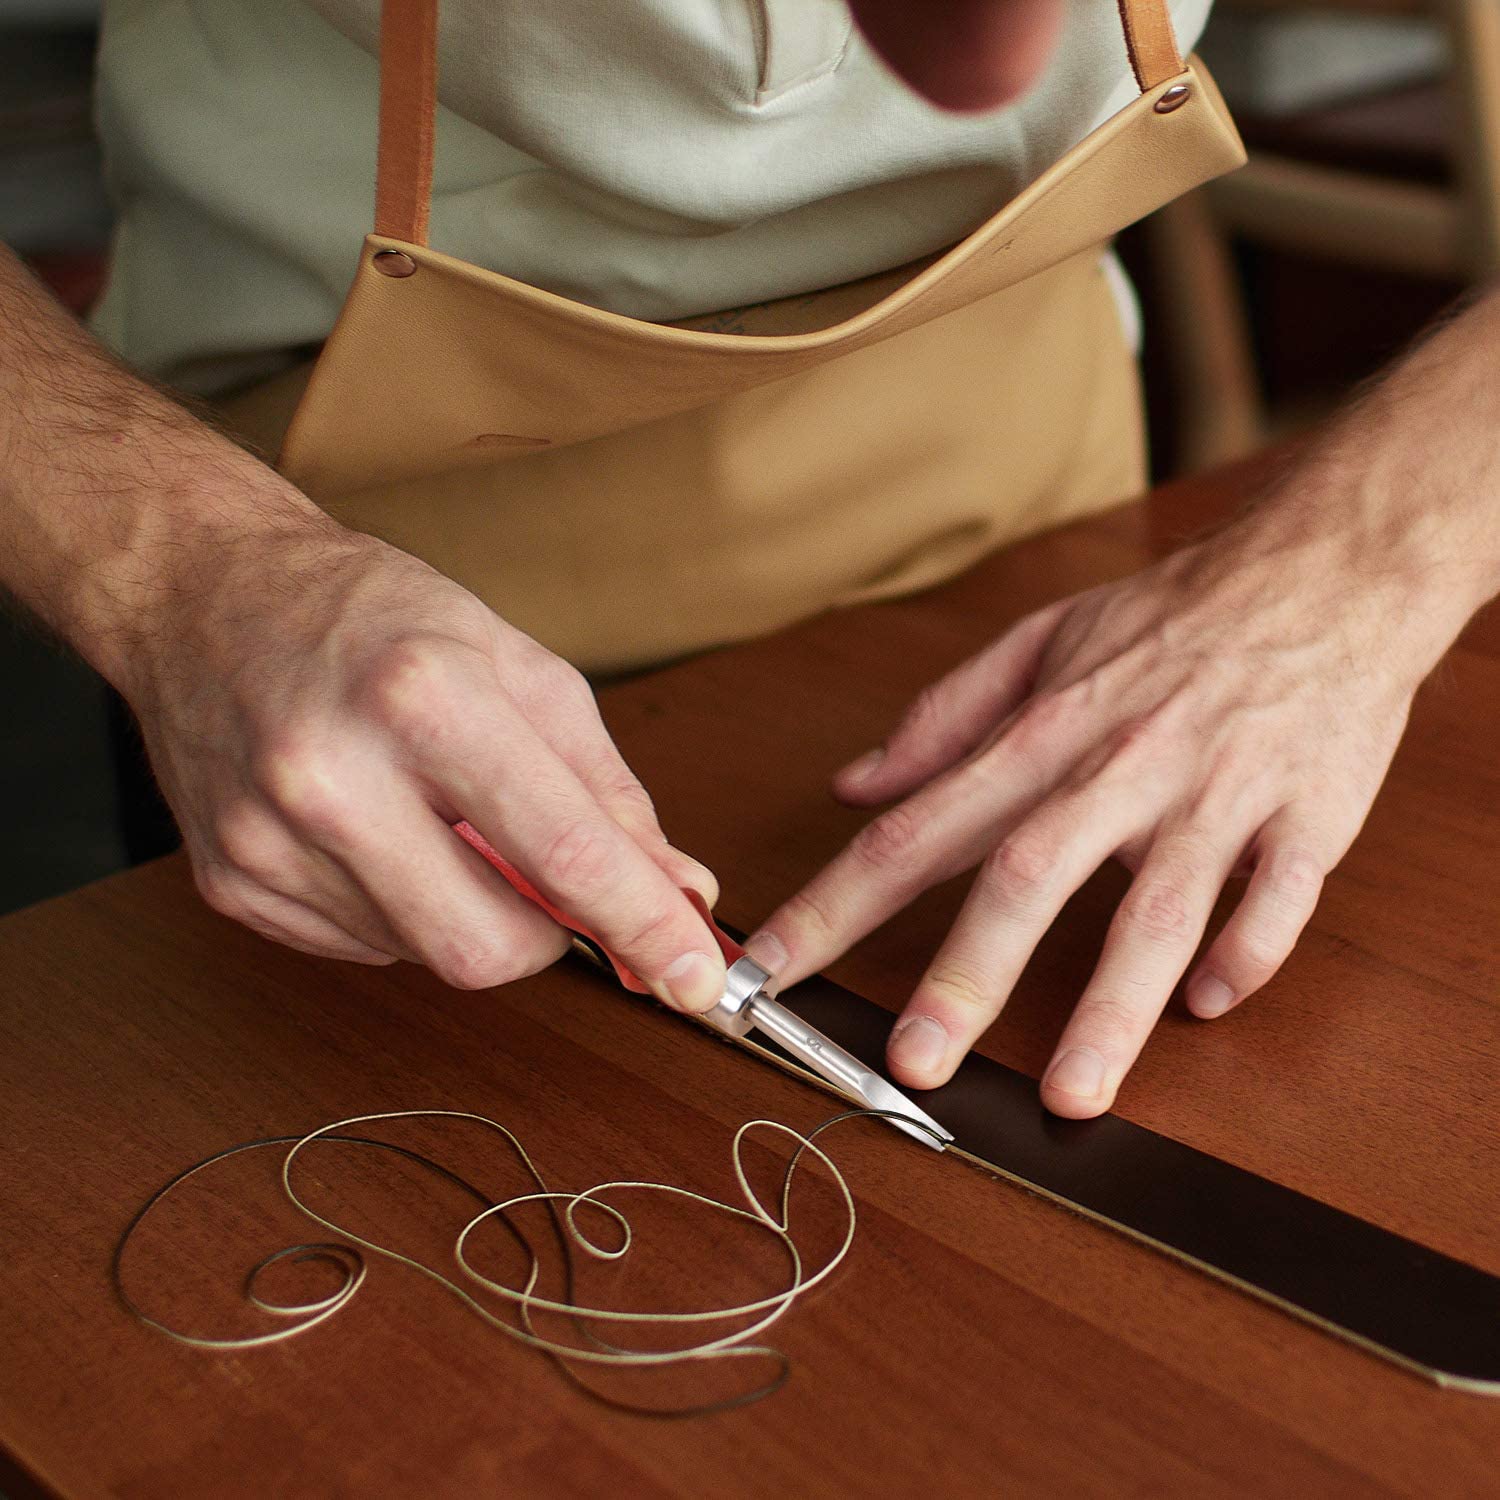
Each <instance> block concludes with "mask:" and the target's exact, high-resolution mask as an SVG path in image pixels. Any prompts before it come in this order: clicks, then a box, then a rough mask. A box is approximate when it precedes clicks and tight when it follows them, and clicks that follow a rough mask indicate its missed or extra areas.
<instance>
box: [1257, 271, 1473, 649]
mask: <svg viewBox="0 0 1500 1500" xmlns="http://www.w3.org/2000/svg"><path fill="white" fill-rule="evenodd" d="M1242 525H1243V526H1244V527H1245V528H1246V530H1247V531H1249V532H1251V533H1253V534H1255V535H1257V536H1258V537H1259V538H1260V539H1261V541H1262V543H1263V544H1265V545H1269V546H1272V547H1281V546H1286V547H1288V549H1289V550H1291V549H1292V548H1294V547H1300V548H1301V549H1302V551H1303V552H1304V553H1306V552H1307V550H1308V541H1309V539H1312V552H1313V553H1314V554H1316V555H1317V556H1318V557H1319V558H1320V560H1321V561H1322V562H1324V563H1326V565H1327V574H1326V585H1327V589H1328V592H1329V596H1330V599H1332V598H1333V597H1334V596H1335V595H1336V594H1337V592H1338V591H1339V590H1340V589H1342V588H1343V587H1345V586H1346V585H1348V584H1353V585H1356V586H1357V585H1358V584H1359V583H1360V582H1361V581H1362V580H1363V579H1366V578H1370V577H1372V576H1378V577H1379V578H1380V580H1381V581H1382V582H1383V583H1384V584H1387V585H1389V590H1390V591H1392V593H1393V597H1394V598H1396V599H1398V600H1399V601H1400V602H1401V604H1402V605H1403V613H1402V617H1401V618H1400V619H1399V620H1393V621H1392V627H1393V630H1394V631H1400V632H1403V633H1404V634H1405V635H1406V636H1407V638H1408V639H1409V641H1410V643H1411V644H1412V646H1413V647H1414V648H1415V650H1416V653H1417V655H1418V656H1419V657H1421V656H1423V655H1425V656H1426V657H1430V658H1431V660H1429V661H1427V663H1426V665H1427V666H1429V667H1430V666H1431V664H1432V662H1433V661H1435V660H1436V659H1437V657H1438V656H1440V655H1441V654H1442V652H1443V651H1444V650H1446V648H1447V646H1448V645H1449V644H1450V643H1451V641H1452V640H1453V637H1454V636H1455V635H1456V634H1457V633H1458V631H1459V630H1461V629H1462V628H1463V625H1464V623H1465V622H1466V621H1467V620H1468V618H1469V617H1470V616H1471V615H1472V614H1473V613H1474V612H1475V610H1477V609H1478V608H1479V607H1480V606H1481V605H1482V604H1484V603H1485V602H1487V601H1488V600H1489V599H1491V598H1493V597H1495V595H1496V594H1497V593H1500V288H1494V289H1491V290H1490V291H1488V292H1487V293H1485V294H1482V295H1480V296H1479V297H1478V298H1477V299H1476V300H1474V301H1473V302H1472V303H1471V304H1470V305H1468V306H1467V307H1466V308H1465V309H1464V310H1463V311H1462V312H1460V313H1459V314H1458V315H1456V316H1454V317H1452V318H1451V319H1449V320H1448V321H1446V322H1445V323H1443V324H1441V325H1440V326H1438V327H1437V328H1436V329H1434V330H1433V331H1432V332H1431V333H1429V334H1428V335H1427V336H1426V337H1425V338H1424V339H1423V340H1422V341H1421V343H1420V344H1418V345H1417V347H1416V348H1414V349H1413V350H1412V351H1411V352H1410V353H1409V354H1408V355H1407V356H1406V357H1405V358H1404V359H1402V360H1400V361H1399V362H1398V363H1397V364H1396V365H1395V366H1394V367H1393V368H1392V369H1391V370H1390V371H1389V372H1388V373H1387V374H1386V375H1385V376H1384V377H1383V378H1382V379H1380V380H1379V381H1377V382H1375V383H1374V384H1372V385H1371V386H1370V387H1369V389H1367V390H1366V391H1365V392H1363V393H1362V394H1361V395H1360V396H1359V397H1358V399H1356V400H1355V401H1353V402H1351V403H1350V405H1349V406H1348V407H1347V408H1346V410H1345V411H1344V412H1342V413H1341V414H1340V415H1339V417H1338V418H1337V419H1335V421H1334V422H1333V423H1332V424H1331V425H1330V427H1329V428H1328V429H1327V430H1326V431H1325V432H1324V433H1323V434H1322V435H1321V437H1320V438H1319V439H1318V440H1317V441H1316V442H1315V443H1314V444H1313V445H1312V446H1311V448H1310V449H1308V450H1307V451H1306V452H1305V453H1304V454H1303V455H1301V456H1300V457H1299V458H1297V459H1296V460H1295V461H1294V462H1293V464H1292V466H1291V468H1290V470H1289V471H1288V472H1287V473H1286V474H1285V475H1284V476H1282V478H1281V479H1279V480H1278V482H1277V483H1276V484H1275V485H1274V486H1273V487H1272V489H1271V491H1270V493H1269V494H1268V496H1267V497H1266V498H1265V500H1264V501H1263V502H1262V503H1261V504H1260V505H1259V506H1258V507H1257V509H1256V510H1255V511H1254V512H1253V513H1252V514H1251V515H1249V516H1247V517H1246V518H1245V520H1244V522H1243V523H1242Z"/></svg>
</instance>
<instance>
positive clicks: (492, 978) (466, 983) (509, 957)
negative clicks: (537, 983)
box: [428, 941, 523, 990]
mask: <svg viewBox="0 0 1500 1500" xmlns="http://www.w3.org/2000/svg"><path fill="white" fill-rule="evenodd" d="M428 967H429V968H431V969H432V971H433V973H435V974H436V975H437V976H438V978H439V979H441V980H442V981H443V982H444V983H445V984H448V985H451V986H452V987H453V988H454V989H456V990H489V989H494V988H495V987H496V986H497V985H502V984H509V983H510V982H511V980H513V979H518V978H520V977H521V974H522V972H523V970H522V969H521V967H520V966H519V965H518V964H517V962H516V955H515V952H514V950H513V949H512V948H511V947H510V946H508V945H506V944H497V943H495V942H493V941H491V942H479V941H472V942H463V941H458V942H453V943H449V944H447V945H445V946H444V947H443V948H442V949H440V950H439V951H437V952H435V953H433V954H431V955H430V956H429V958H428Z"/></svg>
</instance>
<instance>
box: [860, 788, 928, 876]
mask: <svg viewBox="0 0 1500 1500" xmlns="http://www.w3.org/2000/svg"><path fill="white" fill-rule="evenodd" d="M921 846H922V825H921V822H920V820H919V819H918V818H917V817H916V815H915V814H914V813H913V812H912V811H911V809H910V808H909V807H907V805H906V804H905V803H898V804H897V805H896V806H895V807H893V808H890V809H889V810H888V811H886V812H883V813H881V815H880V816H879V817H878V818H874V819H872V820H871V821H870V822H868V823H866V824H865V826H864V827H863V828H861V829H860V831H859V832H858V833H857V834H855V836H854V838H853V840H852V842H851V843H850V845H849V850H850V853H852V854H853V855H854V856H855V858H857V859H858V860H859V861H860V863H861V864H864V865H868V866H870V867H871V868H873V869H879V870H884V869H887V868H889V867H891V866H893V865H894V866H897V867H899V866H901V865H904V864H906V863H907V862H909V861H910V860H912V859H913V858H915V857H916V855H917V854H918V853H919V852H920V850H921Z"/></svg>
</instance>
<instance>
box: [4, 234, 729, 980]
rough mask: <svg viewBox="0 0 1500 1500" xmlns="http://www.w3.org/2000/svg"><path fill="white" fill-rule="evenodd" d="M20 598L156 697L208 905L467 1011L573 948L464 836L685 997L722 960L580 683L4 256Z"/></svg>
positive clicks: (637, 968) (144, 720) (8, 514)
mask: <svg viewBox="0 0 1500 1500" xmlns="http://www.w3.org/2000/svg"><path fill="white" fill-rule="evenodd" d="M0 501H3V502H4V503H0V585H3V586H4V587H5V588H7V589H8V590H9V591H10V592H11V593H12V594H14V595H15V596H16V597H17V598H18V599H19V600H20V601H21V602H22V603H23V604H25V605H26V606H27V607H29V608H30V609H31V610H32V611H34V612H35V613H36V614H37V615H38V616H40V617H41V618H42V619H43V620H44V621H45V622H46V623H48V624H49V625H51V626H52V628H54V629H55V630H56V631H57V632H58V633H59V634H60V635H62V636H63V637H64V638H66V639H67V640H68V641H70V642H71V643H72V644H73V646H74V647H75V648H76V649H77V650H78V651H79V652H80V653H81V654H82V655H83V656H85V657H86V658H87V659H88V660H89V661H90V662H91V663H93V665H94V666H96V667H97V668H98V669H99V670H100V671H101V672H102V673H103V675H104V676H105V677H106V678H107V679H108V680H109V681H110V682H112V683H113V684H114V685H115V686H116V687H117V688H118V689H119V690H120V691H121V692H122V693H123V694H124V696H125V697H126V698H127V699H128V700H129V702H130V704H131V706H132V707H133V708H134V710H135V711H136V714H137V716H138V717H139V719H140V722H141V726H142V729H143V732H144V734H145V737H146V743H147V747H148V749H149V751H150V755H151V761H152V765H153V767H154V768H155V770H156V773H157V776H158V777H159V779H160V781H161V784H162V787H163V790H164V791H165V793H166V797H167V801H168V802H169V803H170V805H171V807H172V810H173V812H174V813H175V814H176V816H177V819H178V822H179V824H180V826H181V828H182V832H183V836H184V839H185V841H186V844H187V849H188V853H189V856H190V857H191V859H192V862H193V869H194V873H195V875H196V877H197V881H198V885H199V888H200V889H201V890H202V892H203V894H204V895H205V897H206V898H207V899H208V901H209V902H210V904H211V905H213V906H215V907H216V908H217V909H218V910H220V911H222V912H225V913H227V914H228V915H230V916H232V917H235V918H237V919H238V920H239V921H242V922H244V923H245V924H247V925H248V926H250V927H252V928H254V929H255V930H256V931H257V932H260V933H263V934H264V935H266V936H267V937H271V938H274V939H276V940H277V941H279V942H283V943H286V944H288V945H290V946H292V947H295V948H300V949H303V950H304V951H307V952H310V953H316V954H321V955H326V956H330V957H336V958H346V959H354V960H357V961H362V962H365V963H386V962H389V961H391V960H392V959H396V958H409V959H414V960H416V961H419V962H421V963H424V964H427V965H428V966H430V967H431V968H432V969H433V970H434V971H435V972H436V973H437V974H439V975H440V976H441V977H442V978H443V979H445V980H447V981H448V982H449V983H450V984H454V985H458V986H461V987H463V988H466V989H474V988H480V987H484V986H489V985H496V984H501V983H504V982H505V981H507V980H510V979H515V978H519V977H521V976H522V975H525V974H529V973H532V972H534V971H535V970H537V969H539V968H542V967H543V966H545V965H546V964H547V963H549V962H551V961H552V959H554V958H555V957H556V956H557V955H558V954H559V953H561V952H562V951H563V949H564V948H565V947H566V938H565V937H564V936H563V933H562V931H561V929H560V928H558V927H557V926H556V925H555V924H554V923H552V922H551V920H550V919H548V918H547V917H546V916H544V915H543V914H542V913H541V912H540V911H538V910H537V909H536V908H535V907H534V906H532V905H531V904H530V903H529V902H527V901H525V900H523V899H522V898H521V897H520V896H518V895H516V894H515V893H514V892H513V891H512V890H511V889H510V887H509V886H508V885H507V884H506V883H505V882H504V880H502V879H501V877H500V876H499V875H497V874H496V873H495V872H494V871H493V870H491V869H490V868H489V867H488V865H487V864H486V863H485V862H484V861H483V860H482V859H481V858H480V856H479V855H478V854H476V853H475V852H474V851H473V850H472V849H470V848H469V847H468V845H466V844H465V843H464V842H463V840H462V839H460V838H459V836H458V835H457V834H456V833H454V832H453V830H452V827H451V826H450V825H451V824H452V823H454V822H456V821H458V820H459V819H467V820H468V821H469V822H470V823H472V824H473V825H474V826H475V827H476V828H477V829H479V831H480V832H481V833H483V834H484V836H485V837H486V838H487V839H488V840H489V841H490V843H491V844H493V845H494V846H495V848H496V849H498V850H499V851H500V852H501V853H502V854H504V855H505V857H506V858H507V859H508V860H510V861H511V863H513V864H514V865H515V866H516V867H517V868H518V869H519V870H520V871H521V872H522V873H523V874H525V875H526V876H527V878H528V879H530V880H531V882H532V883H533V884H534V885H535V886H536V887H537V888H538V889H539V890H540V891H541V892H542V893H543V894H544V895H546V896H547V897H548V898H549V899H550V900H551V901H552V902H553V903H554V905H556V906H558V907H559V908H561V909H562V910H564V911H567V912H569V913H571V914H572V915H573V916H575V917H576V918H577V919H578V920H579V921H580V922H582V923H583V924H584V925H585V926H587V927H588V928H589V929H590V930H591V931H593V932H595V933H597V934H598V936H599V937H600V939H601V940H602V941H603V942H604V943H606V944H607V945H608V946H609V947H610V948H611V949H613V950H614V951H615V952H616V953H618V954H619V955H620V957H621V958H622V959H623V960H624V962H625V963H626V964H627V965H628V966H629V967H630V969H631V970H633V971H634V972H635V973H636V974H638V975H639V976H640V977H641V979H642V980H644V981H645V982H646V983H647V984H649V985H650V986H651V988H652V990H653V991H654V992H655V993H656V994H657V995H658V996H659V997H660V998H661V999H663V1000H665V1001H667V1002H668V1003H669V1004H674V1005H677V1006H679V1007H680V1008H683V1009H688V1010H706V1009H708V1008H710V1007H711V1006H712V1005H713V1004H714V1003H715V1002H716V1001H717V1000H718V999H719V998H720V996H721V994H722V993H723V986H724V961H723V958H722V956H721V954H720V952H719V949H718V945H717V944H716V942H715V941H714V938H713V936H712V934H711V933H710V932H709V930H708V928H707V926H706V925H705V923H704V921H703V919H702V917H700V916H699V915H698V913H697V911H696V910H695V909H694V907H693V905H692V903H691V902H690V901H689V900H688V898H687V897H686V896H685V895H684V894H683V893H682V890H681V887H682V886H684V885H691V886H694V887H695V888H696V889H698V890H699V891H701V892H702V893H703V895H704V896H705V897H706V898H707V899H708V900H709V901H710V903H712V901H713V900H714V899H715V898H716V896H717V890H716V888H715V885H714V881H713V877H712V876H711V875H710V874H709V873H708V871H707V870H705V869H704V868H703V867H702V866H701V865H699V864H698V863H697V862H696V861H694V860H692V859H689V858H688V857H687V856H686V855H684V854H681V853H679V852H678V851H677V850H675V849H673V848H672V847H671V846H670V845H669V844H668V843H667V842H666V839H665V837H664V836H663V834H662V831H661V828H660V826H659V825H658V823H657V821H656V815H655V813H654V811H653V810H652V806H651V802H650V799H649V798H648V797H647V795H646V793H645V791H644V790H643V789H642V788H641V785H640V783H639V782H638V781H637V780H636V778H635V776H634V775H632V773H631V772H630V770H629V768H628V767H627V766H626V764H625V762H624V761H623V760H622V759H621V757H620V754H619V752H618V751H617V750H616V749H615V747H614V745H613V744H612V743H611V741H610V739H609V736H608V734H607V733H606V732H605V729H604V726H603V724H602V722H601V721H600V718H599V713H598V709H597V708H596V706H595V703H594V698H593V694H592V693H591V692H590V690H589V687H588V685H587V683H586V682H585V681H584V679H583V678H582V677H581V676H580V675H579V673H578V672H576V671H575V670H574V669H573V668H572V667H570V666H568V665H567V664H566V663H565V662H563V661H561V660H559V659H558V658H557V657H555V656H553V655H552V654H551V653H550V652H548V651H546V650H544V649H543V648H542V647H541V646H539V645H538V644H537V643H536V642H535V641H533V640H531V639H530V638H529V637H527V636H525V635H522V634H521V633H520V632H519V631H517V630H515V629H513V628H511V627H510V626H508V625H507V624H506V623H505V622H504V621H503V620H501V619H500V618H499V617H498V616H497V615H495V614H494V613H493V612H492V611H490V610H489V609H487V608H486V607H485V606H484V605H483V604H482V603H480V601H479V600H478V599H476V598H475V597H474V596H473V595H472V594H470V593H468V592H467V591H466V590H465V589H463V588H461V587H459V585H457V584H456V583H453V582H452V581H451V580H449V579H447V578H444V577H443V576H442V575H440V574H438V573H436V572H434V571H433V570H432V569H431V568H429V567H427V566H426V565H425V564H423V563H421V562H419V561H418V560H417V559H416V558H414V557H411V556H409V555H408V554H406V553H404V552H400V551H398V550H396V549H395V548H394V547H390V546H387V545H386V544H385V543H383V542H379V541H377V540H375V539H373V538H371V537H367V536H363V535H361V534H359V533H356V532H351V531H349V530H347V529H345V528H343V527H341V526H339V525H337V524H336V523H335V522H333V521H332V520H331V519H329V518H328V517H327V516H326V515H324V514H323V513H322V512H321V511H319V510H318V509H317V508H316V507H315V506H314V505H313V504H312V503H311V502H310V501H309V500H308V499H307V498H306V497H305V496H303V495H302V494H300V493H299V492H298V491H297V490H295V489H294V488H293V487H292V486H291V485H289V484H287V483H286V481H285V480H283V479H281V478H280V477H279V476H278V475H276V474H275V473H274V472H272V471H271V470H270V469H268V468H267V467H266V466H265V465H263V464H261V463H260V462H258V461H257V460H256V459H254V458H253V457H251V456H250V455H249V454H247V453H245V452H243V451H242V450H241V449H239V448H236V447H235V446H234V445H233V444H231V443H230V442H228V441H227V440H226V439H225V438H223V437H221V436H220V435H219V434H217V433H215V432H213V431H212V430H211V429H210V428H208V427H206V426H205V425H204V424H203V423H201V422H199V421H197V420H196V419H194V418H193V417H192V416H191V415H190V414H189V413H187V412H186V411H184V410H183V409H182V408H181V407H180V406H178V405H176V404H175V403H173V402H171V401H169V400H167V399H166V398H165V397H164V396H162V395H161V394H160V393H158V392H156V391H153V390H152V389H151V388H150V387H148V386H146V385H144V384H143V383H142V382H140V381H139V380H137V379H136V378H135V377H134V376H133V375H131V374H130V373H129V372H128V371H126V370H123V369H122V368H120V367H119V366H118V365H117V364H115V363H114V362H113V361H112V360H110V359H109V357H108V356H107V355H106V354H105V353H104V352H103V351H102V350H101V349H100V348H99V347H98V345H97V344H95V343H94V342H93V341H92V340H91V339H89V338H88V336H87V335H86V334H85V333H84V331H83V330H82V329H81V328H79V327H78V326H77V325H76V324H75V323H73V322H72V321H71V320H70V319H68V318H67V317H66V315H65V314H64V313H63V312H62V311H61V309H59V308H58V307H57V306H56V305H55V304H53V303H52V302H51V301H50V299H49V298H47V296H46V294H45V293H44V292H43V291H42V290H41V289H40V288H39V287H38V286H37V285H36V283H35V282H33V281H31V280H30V278H29V277H28V276H27V275H26V273H25V272H24V270H23V269H22V268H21V267H20V265H19V264H18V263H17V262H16V261H15V259H14V258H13V257H10V256H9V255H7V254H6V253H5V252H4V250H3V247H0Z"/></svg>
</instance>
